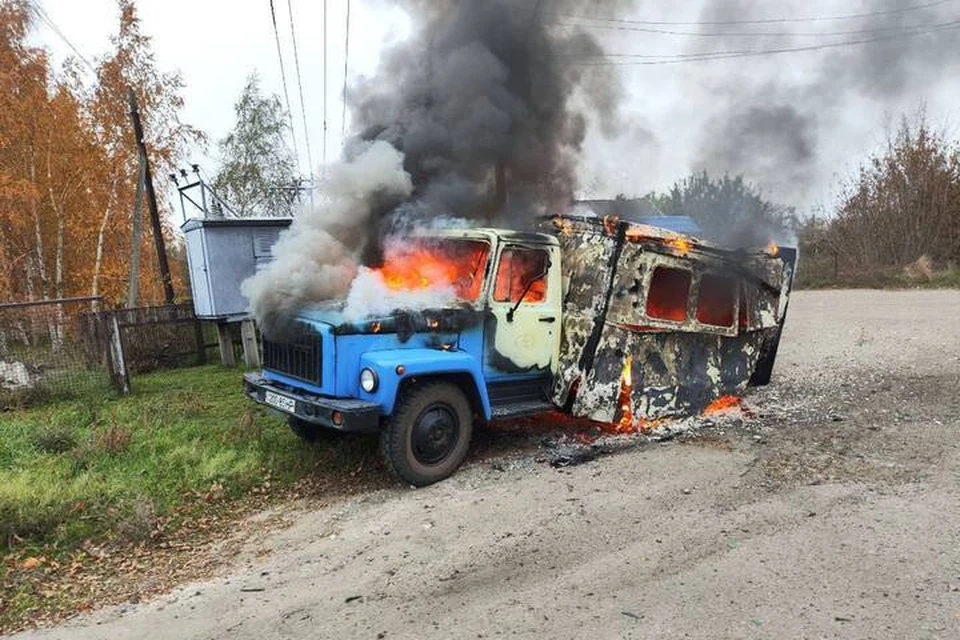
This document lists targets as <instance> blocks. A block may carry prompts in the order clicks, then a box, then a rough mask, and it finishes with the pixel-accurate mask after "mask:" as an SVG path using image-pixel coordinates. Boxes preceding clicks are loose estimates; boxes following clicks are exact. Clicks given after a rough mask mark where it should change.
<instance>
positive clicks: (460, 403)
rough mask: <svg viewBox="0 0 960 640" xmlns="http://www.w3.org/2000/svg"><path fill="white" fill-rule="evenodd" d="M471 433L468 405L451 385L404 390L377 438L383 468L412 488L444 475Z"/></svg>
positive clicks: (431, 384) (457, 462)
mask: <svg viewBox="0 0 960 640" xmlns="http://www.w3.org/2000/svg"><path fill="white" fill-rule="evenodd" d="M472 434H473V411H472V410H471V408H470V402H469V401H468V400H467V397H466V396H465V395H464V394H463V391H461V390H460V387H458V386H457V385H455V384H452V383H449V382H427V383H424V384H422V385H417V386H414V387H410V388H408V389H406V390H405V391H404V392H403V393H402V395H401V396H400V398H399V400H398V401H397V406H396V407H394V410H393V415H392V416H391V417H390V419H389V420H387V422H386V424H385V425H384V428H383V431H382V432H381V434H380V450H381V452H382V454H383V457H384V460H385V461H386V463H387V467H389V468H390V470H391V471H393V473H394V474H395V475H396V476H397V477H398V478H400V479H401V480H403V481H404V482H407V483H409V484H412V485H413V486H415V487H425V486H426V485H428V484H433V483H434V482H439V481H440V480H443V479H444V478H446V477H448V476H450V475H451V474H452V473H453V472H454V471H456V470H457V467H459V466H460V463H462V462H463V459H464V458H465V457H466V455H467V449H469V448H470V437H471V435H472Z"/></svg>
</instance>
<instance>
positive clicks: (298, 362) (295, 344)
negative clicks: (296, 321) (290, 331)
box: [263, 324, 323, 386]
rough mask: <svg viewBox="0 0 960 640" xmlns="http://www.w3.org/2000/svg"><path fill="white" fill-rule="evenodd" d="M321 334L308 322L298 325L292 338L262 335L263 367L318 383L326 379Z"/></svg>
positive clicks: (317, 384) (318, 384) (311, 382)
mask: <svg viewBox="0 0 960 640" xmlns="http://www.w3.org/2000/svg"><path fill="white" fill-rule="evenodd" d="M321 343H322V340H321V337H320V334H319V333H317V331H316V330H315V329H313V328H312V327H310V326H309V325H306V324H301V325H299V329H298V332H297V333H296V334H295V335H294V337H293V338H292V340H290V341H284V342H274V341H273V340H270V339H268V338H266V337H264V338H263V368H264V369H270V370H271V371H276V372H278V373H282V374H283V375H285V376H289V377H291V378H296V379H297V380H303V381H304V382H309V383H310V384H314V385H316V386H320V383H321V382H322V381H323V373H322V369H323V368H322V366H321V363H322V349H321Z"/></svg>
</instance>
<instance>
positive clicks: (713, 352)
mask: <svg viewBox="0 0 960 640" xmlns="http://www.w3.org/2000/svg"><path fill="white" fill-rule="evenodd" d="M553 223H554V226H555V227H556V228H557V229H558V230H559V240H560V248H561V253H562V255H563V262H564V274H563V275H564V280H565V282H567V283H568V286H567V287H566V290H565V295H564V321H563V336H562V342H561V346H560V356H559V365H560V366H559V371H558V375H557V377H556V384H555V387H554V401H555V402H556V403H557V404H558V405H559V406H562V407H567V406H568V407H569V408H570V410H571V412H572V413H573V414H574V415H576V416H581V417H588V418H591V419H594V420H600V421H604V422H615V421H617V420H618V418H619V417H620V416H619V414H620V413H621V412H622V408H621V406H620V402H618V400H619V398H620V393H621V388H622V387H623V383H622V381H621V379H622V377H623V376H626V375H627V372H629V382H630V383H631V384H630V392H631V393H630V400H631V403H632V407H631V413H632V415H633V416H634V417H637V418H644V419H648V420H652V419H657V418H662V417H668V416H675V415H683V414H690V413H698V412H700V411H702V410H703V409H704V408H705V407H706V406H707V405H708V404H709V403H710V402H712V401H713V400H715V399H717V398H718V397H720V396H723V395H740V394H742V393H743V392H744V391H745V389H746V387H747V385H748V384H749V383H750V381H751V377H752V376H753V374H754V372H755V370H756V369H757V365H758V360H759V359H760V358H761V355H762V354H763V353H765V352H769V345H770V344H775V343H776V340H777V338H778V336H779V331H780V327H781V325H782V321H783V318H784V315H785V313H786V302H787V298H788V296H789V292H790V284H791V282H792V269H793V261H792V260H789V261H788V260H784V259H781V258H777V257H774V256H770V255H767V254H764V253H760V252H755V253H744V252H742V251H740V252H734V251H728V250H724V249H722V248H719V247H715V246H712V245H709V244H708V243H704V242H701V241H699V240H697V239H695V238H689V237H686V236H678V234H673V233H671V232H667V231H664V230H658V229H651V228H646V227H645V228H638V227H636V226H634V225H629V224H626V223H622V222H619V221H617V220H616V219H611V218H606V219H597V218H595V219H589V218H577V217H564V218H561V219H555V220H554V221H553ZM793 255H794V257H795V254H793ZM657 269H674V270H676V269H681V270H684V271H685V272H687V273H689V274H690V281H689V282H690V284H689V290H688V291H687V292H686V313H685V314H676V313H674V314H655V315H662V316H668V317H651V315H650V313H649V311H650V310H651V309H653V306H652V305H649V306H648V302H649V300H648V298H649V296H650V290H651V281H652V279H653V278H654V277H655V274H656V273H657ZM678 282H679V280H678ZM704 283H706V285H705V284H704ZM684 284H685V283H684ZM678 286H679V285H678ZM718 287H720V289H719V290H720V291H721V293H718ZM723 288H729V290H730V299H729V300H726V299H722V296H723V294H722V289H723ZM668 293H669V292H668ZM701 296H702V298H701ZM718 296H720V297H718ZM718 301H719V302H718ZM711 304H714V305H717V304H719V305H720V308H719V309H706V310H704V308H703V305H711ZM670 315H673V316H674V317H675V318H676V319H675V320H671V319H669V316H670ZM681 317H682V319H681ZM774 355H775V349H774ZM628 361H630V362H631V363H632V366H630V367H625V363H626V362H628Z"/></svg>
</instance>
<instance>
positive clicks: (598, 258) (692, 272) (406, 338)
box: [244, 215, 797, 486]
mask: <svg viewBox="0 0 960 640" xmlns="http://www.w3.org/2000/svg"><path fill="white" fill-rule="evenodd" d="M391 246H392V249H389V250H388V251H387V254H386V255H385V259H384V262H383V264H384V266H383V267H381V268H380V269H378V270H376V273H375V275H376V277H377V278H379V279H381V280H382V282H383V283H384V285H385V286H386V287H387V288H388V289H389V290H392V291H399V292H401V293H404V294H408V295H411V296H415V295H417V292H418V291H424V290H430V289H433V288H435V287H437V286H438V285H442V286H443V287H444V288H445V290H446V291H448V292H450V293H451V295H450V296H449V297H448V298H446V299H445V300H444V301H443V303H442V304H438V305H435V306H433V307H431V306H429V305H428V306H423V305H420V306H419V308H417V309H416V310H412V309H410V308H404V307H403V305H398V306H397V307H396V308H393V309H391V310H390V311H389V312H381V313H374V314H367V315H365V316H364V317H363V318H362V319H357V318H356V317H353V316H350V315H347V314H345V306H344V303H343V302H342V301H341V302H338V303H327V304H323V305H317V306H313V307H310V308H306V309H303V310H301V311H300V312H299V313H297V314H296V318H295V319H294V320H292V321H291V322H288V323H287V324H286V326H285V327H284V330H283V331H274V332H273V333H271V334H265V336H264V339H263V361H264V367H263V370H262V371H260V372H258V373H248V374H246V376H245V378H244V387H245V392H246V394H247V395H248V396H249V397H250V398H252V399H253V400H254V401H256V402H258V403H260V404H262V405H265V406H267V407H270V408H271V409H274V410H277V411H279V412H281V413H283V414H284V415H286V416H287V419H288V422H289V424H290V426H291V428H292V429H293V431H294V432H295V433H297V434H298V435H299V436H301V437H302V438H304V439H306V440H313V439H315V438H317V437H318V436H319V435H320V434H321V433H322V432H323V431H324V430H330V429H333V430H338V431H344V432H357V431H378V432H379V433H380V438H381V449H382V451H383V454H384V458H385V460H386V463H387V465H388V466H389V467H390V469H392V471H393V472H394V473H395V474H396V475H397V476H398V477H399V478H401V479H402V480H403V481H405V482H408V483H410V484H412V485H416V486H424V485H428V484H431V483H433V482H437V481H438V480H441V479H443V478H445V477H447V476H449V475H450V474H451V473H453V472H454V471H455V470H456V469H457V467H458V466H459V465H460V464H461V462H462V461H463V459H464V457H465V455H466V453H467V449H468V447H469V443H470V438H471V433H472V431H473V427H474V424H475V422H476V421H477V419H480V420H485V421H487V420H494V419H500V418H509V417H515V416H523V415H530V414H536V413H539V412H543V411H547V410H560V411H563V412H565V413H567V414H570V415H572V416H575V417H581V418H588V419H591V420H596V421H601V422H606V423H612V424H614V425H615V426H616V428H617V430H619V431H624V432H629V431H636V430H642V429H644V428H645V427H646V426H647V425H649V424H650V421H654V420H658V419H661V418H667V417H672V416H682V415H690V414H695V413H699V412H701V411H702V410H703V409H704V408H705V407H707V406H708V405H709V404H710V403H711V402H714V401H716V400H717V399H719V398H722V397H724V396H730V395H740V394H742V393H743V392H744V391H745V389H746V387H747V386H748V385H763V384H766V383H768V382H769V380H770V375H771V372H772V369H773V365H774V360H775V358H776V353H777V346H778V344H779V341H780V333H781V330H782V328H783V324H784V320H785V318H786V313H787V303H788V299H789V295H790V289H791V285H792V281H793V274H794V271H795V268H796V258H797V253H796V250H795V249H791V248H781V247H778V246H776V245H774V244H771V245H770V246H768V247H763V248H757V249H755V250H746V249H736V250H733V249H729V248H724V247H721V246H717V245H715V244H713V243H710V242H706V241H703V240H701V239H699V238H696V237H693V236H690V235H685V234H680V233H676V232H674V231H670V230H668V229H664V228H660V227H653V226H647V225H642V224H635V223H631V222H628V221H625V220H621V219H619V218H617V217H615V216H606V217H599V216H594V215H563V216H556V217H551V218H546V219H544V220H543V221H542V224H541V225H540V227H539V229H538V230H537V231H535V232H534V231H532V232H520V231H510V230H502V229H488V228H471V229H447V230H438V231H432V232H425V233H418V234H416V235H414V236H413V237H410V238H408V239H406V240H405V241H403V242H400V243H393V244H392V245H391ZM401 299H402V298H401Z"/></svg>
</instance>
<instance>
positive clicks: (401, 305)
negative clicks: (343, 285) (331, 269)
mask: <svg viewBox="0 0 960 640" xmlns="http://www.w3.org/2000/svg"><path fill="white" fill-rule="evenodd" d="M456 299H457V294H456V292H455V291H454V290H453V287H452V286H451V285H449V284H444V283H440V284H436V285H432V286H429V287H426V288H423V289H391V288H390V287H389V286H387V284H386V283H385V282H384V281H383V276H382V275H381V274H380V272H379V271H376V270H373V269H367V268H366V267H360V271H359V272H358V273H357V277H356V278H354V280H353V283H352V284H351V286H350V292H349V293H348V294H347V304H346V307H345V308H344V310H343V316H344V319H346V320H347V321H349V322H356V321H359V320H363V319H365V318H371V317H377V316H384V315H387V314H389V313H391V312H393V311H396V310H398V309H402V310H405V311H422V310H424V309H438V308H442V307H446V306H449V305H451V304H452V303H453V302H454V301H455V300H456Z"/></svg>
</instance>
